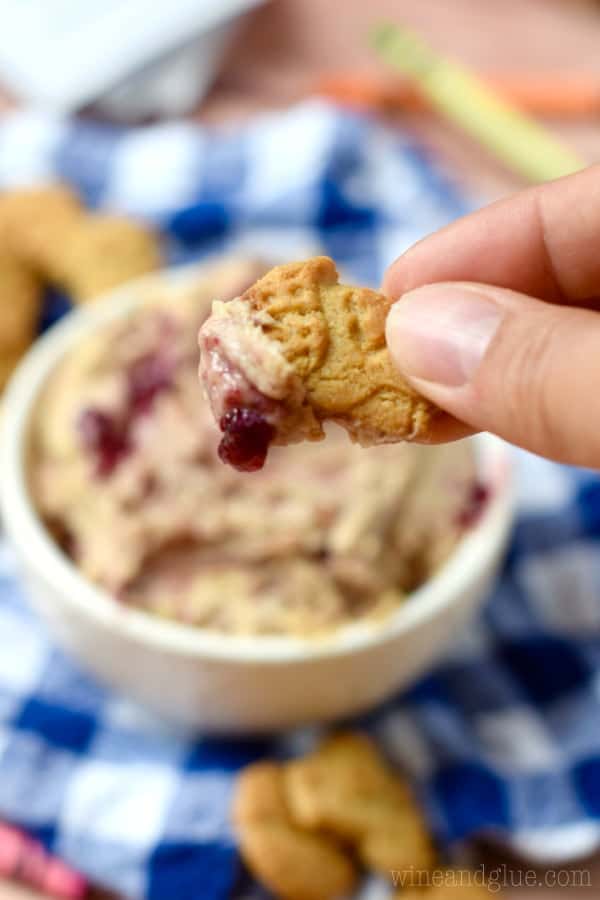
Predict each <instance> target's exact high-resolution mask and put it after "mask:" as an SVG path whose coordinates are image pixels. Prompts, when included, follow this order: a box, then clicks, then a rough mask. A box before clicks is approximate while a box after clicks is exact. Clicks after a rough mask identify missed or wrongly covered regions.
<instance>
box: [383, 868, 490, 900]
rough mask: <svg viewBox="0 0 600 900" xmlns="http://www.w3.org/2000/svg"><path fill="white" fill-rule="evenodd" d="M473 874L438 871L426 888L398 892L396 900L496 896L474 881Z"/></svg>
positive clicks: (463, 899) (467, 899)
mask: <svg viewBox="0 0 600 900" xmlns="http://www.w3.org/2000/svg"><path fill="white" fill-rule="evenodd" d="M474 876H475V873H470V872H467V871H466V870H454V869H439V870H437V871H435V872H433V873H432V876H431V877H432V880H431V883H430V884H429V885H428V886H427V887H419V888H416V887H411V888H408V890H404V889H402V890H400V891H398V893H397V894H396V895H395V897H396V900H490V897H493V896H497V895H496V894H492V893H490V891H489V889H488V888H487V887H486V886H485V885H484V884H482V883H481V881H476V879H475V877H474Z"/></svg>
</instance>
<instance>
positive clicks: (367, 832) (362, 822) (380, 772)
mask: <svg viewBox="0 0 600 900" xmlns="http://www.w3.org/2000/svg"><path fill="white" fill-rule="evenodd" d="M284 778H285V789H286V798H287V802H288V805H289V809H290V812H291V815H292V819H293V821H294V822H296V823H297V824H298V825H301V826H303V827H306V828H312V829H325V830H326V831H327V832H328V833H331V834H333V835H336V836H339V837H340V838H341V839H343V840H345V841H347V842H349V843H350V844H351V845H352V846H353V847H354V848H355V850H356V852H357V854H358V856H359V857H360V859H361V861H362V862H363V864H364V865H365V866H366V867H367V868H369V869H371V870H373V871H376V872H379V873H381V874H383V875H385V876H387V877H388V878H389V877H390V876H391V873H392V872H400V871H407V872H412V871H419V870H427V869H431V868H433V867H434V866H435V864H436V854H435V851H434V848H433V845H432V843H431V839H430V837H429V834H428V832H427V829H426V826H425V822H424V820H423V817H422V815H421V813H420V811H419V809H418V808H417V806H416V804H415V801H414V800H413V798H412V796H411V793H410V790H409V788H408V786H407V785H406V784H405V782H404V781H403V780H402V779H401V778H399V777H398V776H397V775H395V774H394V773H392V772H391V770H390V769H389V768H388V767H387V766H386V764H385V763H384V761H383V760H382V758H381V757H380V755H379V753H378V752H377V750H376V749H375V747H374V745H373V744H372V743H371V742H370V741H369V740H368V738H366V737H364V736H363V735H360V734H341V735H338V736H336V737H333V738H331V739H330V740H328V741H325V743H324V744H322V745H321V747H320V748H319V749H317V750H316V751H315V752H314V753H312V754H309V755H308V756H306V757H303V758H301V759H298V760H294V761H292V762H291V763H289V764H288V765H287V766H286V767H285V770H284Z"/></svg>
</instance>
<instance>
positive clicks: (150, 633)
mask: <svg viewBox="0 0 600 900" xmlns="http://www.w3.org/2000/svg"><path fill="white" fill-rule="evenodd" d="M221 259H222V257H221ZM210 262H211V260H207V261H203V262H202V263H193V264H191V265H190V264H187V265H185V266H177V267H174V268H171V269H164V270H161V271H160V272H157V273H153V274H151V275H146V276H143V277H142V278H139V279H135V280H134V281H132V282H129V283H128V284H126V285H124V286H122V287H119V288H117V289H116V290H113V291H110V292H108V293H107V294H104V295H102V296H101V297H99V298H97V299H96V300H94V301H93V302H91V303H89V304H86V305H85V306H83V307H80V308H79V309H77V310H74V311H72V312H71V313H70V314H69V315H68V316H66V317H64V318H63V319H61V320H60V321H59V322H57V323H56V324H55V325H53V326H52V327H51V328H49V329H48V331H47V332H46V333H45V334H44V335H42V336H41V337H40V338H39V339H38V340H37V341H36V342H35V344H34V345H33V346H32V348H31V349H30V350H29V351H28V353H27V354H26V355H25V357H24V358H23V359H22V360H21V362H20V364H19V366H18V368H17V370H16V371H15V373H14V374H13V377H12V378H11V380H10V383H9V384H8V386H7V388H6V391H5V396H4V402H3V408H2V412H1V421H0V513H1V515H2V519H3V524H4V528H5V530H6V533H7V535H8V537H9V540H10V541H11V543H12V544H13V545H14V546H15V549H16V550H17V555H19V552H20V553H21V554H22V556H23V557H27V565H29V566H30V567H33V568H35V570H36V574H37V575H38V578H41V579H42V580H43V581H45V582H46V583H47V584H50V585H51V586H52V587H53V589H54V591H55V592H58V593H59V594H60V596H61V598H62V600H63V602H64V603H65V604H67V605H69V606H71V607H73V608H75V607H78V608H79V610H80V612H81V613H82V614H85V615H87V616H88V617H89V618H90V619H92V620H94V621H95V623H96V624H98V625H100V626H103V627H104V628H108V629H112V630H114V631H117V632H120V633H121V634H122V635H123V636H127V637H129V638H131V639H134V640H136V641H138V642H143V643H145V644H147V645H150V646H152V647H153V648H155V649H156V650H160V651H162V652H165V651H169V652H172V653H175V654H178V655H184V656H196V657H202V658H211V659H218V660H229V661H230V662H232V663H233V662H236V663H242V662H243V663H260V664H265V663H282V662H292V661H298V660H315V659H320V658H323V657H335V656H341V655H345V654H348V653H356V652H357V651H360V650H364V649H367V648H373V647H374V646H377V645H381V644H384V643H386V642H388V641H391V640H395V639H396V638H398V637H399V636H400V635H402V634H403V633H404V634H405V633H408V632H410V631H411V630H412V629H414V628H416V627H417V626H419V625H420V624H422V623H423V622H424V621H426V620H428V619H432V618H434V617H435V616H436V614H437V613H438V612H440V611H441V610H442V609H443V608H444V607H446V606H447V605H449V604H451V603H452V602H455V601H456V599H457V598H459V597H460V595H461V591H463V590H466V589H467V588H468V587H469V585H470V584H471V583H472V581H473V579H474V578H475V577H476V576H477V575H478V574H482V575H483V573H485V572H486V570H487V569H488V568H489V567H490V565H491V564H492V563H493V560H494V558H495V556H496V553H497V552H498V549H499V548H500V547H502V545H503V544H504V541H505V539H506V536H507V534H508V531H509V526H510V523H511V521H512V513H513V489H512V479H511V474H510V470H511V466H510V456H509V452H508V448H507V446H506V445H505V444H504V442H502V441H500V440H499V439H498V438H495V437H493V436H492V435H488V434H481V435H476V436H475V438H473V439H472V440H473V441H474V443H475V448H476V454H477V462H478V466H479V467H480V471H481V473H482V474H483V477H484V480H485V482H486V484H488V485H489V486H490V499H489V501H488V502H487V503H486V506H485V508H484V510H483V513H482V515H481V517H480V519H479V520H478V522H477V523H476V524H475V525H474V526H473V527H472V528H471V529H470V531H469V532H468V533H467V534H466V535H465V536H464V537H463V538H462V539H461V540H460V542H459V544H458V545H457V547H456V548H455V550H454V551H453V552H452V554H451V556H450V557H449V559H448V560H447V561H446V562H445V563H444V564H443V565H442V566H441V567H440V568H439V569H438V571H437V572H436V573H435V574H434V575H433V576H431V577H430V578H429V579H428V580H427V581H426V582H425V583H424V584H423V585H422V586H421V587H419V588H417V589H416V590H415V591H413V592H412V593H411V595H410V597H409V598H408V599H407V601H406V602H405V603H403V604H401V605H400V606H399V607H398V609H397V610H395V611H394V612H393V613H391V614H390V615H389V616H386V617H385V619H382V620H379V621H377V620H373V621H361V622H356V623H349V624H347V625H342V626H340V627H339V628H336V629H334V630H333V631H331V632H329V633H327V634H325V635H323V636H319V637H316V638H314V637H311V638H308V639H307V638H301V637H293V636H282V635H248V636H243V635H231V634H223V633H220V632H216V631H210V630H208V629H202V628H199V627H197V626H194V625H188V624H185V623H180V622H175V621H169V620H165V619H160V618H159V617H157V616H155V615H153V614H152V613H149V612H145V611H143V610H140V609H136V608H132V607H127V606H124V605H122V604H119V603H118V602H116V601H115V599H114V598H113V597H112V596H111V595H110V594H109V593H108V592H107V591H105V590H103V589H102V588H101V587H99V586H97V585H94V584H93V583H92V582H90V581H88V580H87V579H86V578H85V577H84V576H83V575H81V574H80V573H79V571H78V570H77V568H76V566H75V565H74V564H73V563H72V562H71V560H70V559H68V557H66V556H65V555H64V554H63V553H62V551H61V550H60V549H59V548H58V546H57V545H56V543H55V541H54V540H53V539H52V537H51V535H50V534H49V532H48V531H47V529H46V527H45V526H44V524H43V522H42V520H41V519H40V517H39V516H38V514H37V512H36V510H35V507H34V505H33V502H32V499H31V497H30V494H29V490H28V488H27V477H26V468H27V466H26V457H27V454H26V453H25V452H23V450H24V448H25V447H26V443H27V440H28V433H29V428H30V422H31V417H32V413H33V411H34V408H35V405H36V402H37V399H38V395H39V393H40V390H41V388H42V387H43V385H44V384H45V383H46V380H47V378H48V376H49V375H50V373H51V372H52V371H53V370H54V368H55V367H56V366H57V364H58V363H59V361H60V360H61V359H62V357H63V356H64V355H65V353H66V352H67V351H68V350H69V349H70V348H71V347H72V346H73V345H74V344H75V343H76V342H77V341H78V340H79V339H80V338H82V337H84V336H86V335H88V334H89V333H91V331H93V330H95V329H96V328H97V327H98V326H104V325H107V324H108V323H109V322H110V321H114V320H117V319H119V318H121V317H125V316H127V315H128V314H129V313H130V312H131V311H132V310H133V309H134V308H135V307H137V306H138V305H141V304H142V303H143V302H145V301H146V302H147V300H148V297H149V296H152V294H155V293H157V292H162V291H164V290H165V289H166V290H170V289H173V288H177V287H185V286H186V285H187V284H188V283H192V282H193V281H194V280H195V279H196V278H197V277H198V275H201V274H202V272H203V271H205V270H206V268H207V266H208V265H210ZM25 548H26V551H25Z"/></svg>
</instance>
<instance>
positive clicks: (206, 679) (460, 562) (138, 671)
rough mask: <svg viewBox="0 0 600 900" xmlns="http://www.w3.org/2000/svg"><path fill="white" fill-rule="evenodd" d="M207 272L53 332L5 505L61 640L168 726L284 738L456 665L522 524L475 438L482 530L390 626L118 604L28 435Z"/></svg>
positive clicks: (107, 303) (8, 471)
mask: <svg viewBox="0 0 600 900" xmlns="http://www.w3.org/2000/svg"><path fill="white" fill-rule="evenodd" d="M198 271H199V270H198V269H196V270H195V269H191V270H186V269H183V270H180V271H177V270H174V271H172V272H169V271H167V272H165V273H162V274H158V275H151V276H147V277H146V278H144V279H143V280H140V281H138V282H133V283H131V284H130V285H126V286H124V287H122V288H119V289H118V290H116V291H114V292H111V294H110V295H107V296H106V297H104V298H103V299H99V300H98V302H95V303H90V304H88V305H86V306H82V307H80V308H79V309H78V310H77V311H76V312H75V313H71V314H70V315H69V316H68V317H67V318H66V319H65V320H63V321H62V322H61V323H59V324H58V325H56V326H55V327H54V328H51V329H50V330H49V331H48V332H47V333H46V334H45V335H44V336H43V337H42V338H40V340H38V341H37V342H36V344H35V346H34V347H33V348H32V350H30V351H29V353H28V354H27V356H26V357H25V359H24V360H23V362H22V363H21V365H20V366H19V368H18V370H17V372H16V374H15V376H14V378H13V380H12V381H11V383H10V385H9V387H8V389H7V391H6V393H5V397H4V407H3V421H2V426H3V427H2V435H1V437H0V506H1V511H2V514H3V519H4V525H5V528H6V533H7V536H8V537H9V539H10V540H11V542H12V543H13V546H14V548H15V550H16V552H17V557H18V559H19V562H20V564H21V567H22V572H23V576H24V579H25V583H26V584H27V586H28V588H29V598H30V600H31V603H32V605H33V606H34V607H35V609H36V610H37V611H38V612H39V613H40V614H41V615H42V616H43V617H44V619H45V620H46V622H47V624H48V627H49V628H50V630H51V631H52V633H53V634H54V635H55V636H56V638H57V639H58V640H59V641H60V642H61V643H62V644H63V645H64V646H65V647H67V648H68V650H70V652H71V653H72V654H73V656H74V657H76V658H77V659H79V660H80V661H81V663H82V664H83V665H85V666H86V667H87V668H88V669H90V670H91V671H93V672H95V673H96V674H97V675H98V676H100V677H101V678H103V679H104V680H106V681H107V682H109V683H110V684H112V685H113V686H114V687H116V688H118V689H119V690H122V691H123V692H124V693H125V694H127V695H128V696H129V697H132V698H134V699H135V700H137V701H138V702H141V703H143V704H145V705H146V706H147V707H149V708H150V709H152V710H154V711H156V712H158V713H160V714H161V715H162V716H164V717H165V718H167V719H170V720H172V721H174V722H177V723H178V724H180V725H184V726H187V727H188V728H190V729H195V730H203V731H206V732H228V733H233V732H247V731H273V730H275V729H282V728H289V727H291V726H294V725H299V724H302V723H306V722H317V721H327V720H331V719H340V718H342V717H346V716H349V715H352V714H354V713H357V712H359V711H362V710H365V709H367V708H369V707H371V706H374V705H375V704H376V703H379V702H380V701H381V700H383V699H385V698H386V697H388V696H390V695H391V694H392V693H394V692H395V691H397V690H398V689H400V688H401V687H405V686H406V685H408V684H410V683H411V682H413V681H414V680H415V679H416V678H417V677H418V676H419V675H420V674H421V673H423V672H424V671H425V670H426V669H428V668H430V667H431V666H432V665H433V664H434V663H435V662H436V661H437V660H438V659H439V658H440V656H442V655H443V653H444V651H445V650H446V648H447V646H448V644H449V643H450V642H451V641H452V638H453V636H454V635H456V634H457V633H459V632H460V630H461V629H462V628H463V626H464V624H465V622H466V620H467V619H468V617H469V616H470V615H472V614H473V612H474V610H475V609H476V608H477V607H478V606H479V604H480V603H481V602H482V601H483V600H484V598H485V597H486V595H487V591H488V589H489V586H490V583H491V582H492V579H493V577H494V574H495V572H496V569H497V566H498V563H499V560H500V557H501V554H502V551H503V549H504V546H505V544H506V539H507V536H508V533H509V528H510V525H511V520H512V491H511V486H510V462H509V454H508V450H507V449H506V447H505V445H503V444H502V443H501V442H500V441H498V440H497V439H495V438H492V437H490V436H487V435H482V436H479V437H478V438H476V439H475V444H474V446H475V448H476V451H477V456H478V466H479V471H480V473H481V478H482V480H483V481H484V483H486V484H488V485H489V486H490V489H491V496H490V500H489V502H488V503H487V505H486V507H485V509H484V512H483V514H482V516H481V518H480V520H479V521H478V522H477V523H476V524H475V525H474V526H473V527H472V528H471V530H470V531H469V533H468V534H466V535H465V537H464V538H463V540H462V541H461V542H460V543H459V545H458V547H457V548H456V550H455V551H454V552H453V554H452V556H451V558H450V559H449V560H448V562H447V563H446V564H445V565H444V566H442V568H441V569H440V570H439V571H438V572H437V573H436V574H435V575H434V576H433V577H432V578H430V579H429V580H428V581H427V582H426V583H425V584H424V585H423V587H421V588H419V589H418V590H417V591H415V592H414V594H413V595H412V596H411V598H410V600H408V601H407V602H406V603H404V604H402V605H401V606H399V607H398V609H397V610H396V611H395V612H394V613H392V615H390V616H389V617H388V618H386V619H385V620H382V621H381V622H370V623H368V622H357V623H352V624H350V625H346V626H344V627H341V628H338V629H337V630H336V631H334V632H333V633H332V634H328V635H326V636H323V637H322V638H320V639H319V640H313V641H310V640H301V639H299V638H293V637H280V636H271V635H265V636H261V637H242V636H237V635H228V634H219V633H217V632H211V631H208V630H203V629H202V628H195V627H192V626H189V625H182V624H179V623H177V622H170V621H166V620H164V619H160V618H158V617H157V616H152V615H150V614H148V613H145V612H143V611H142V610H138V609H134V608H132V607H127V606H123V605H122V604H119V603H116V602H115V601H114V599H113V598H112V597H110V596H109V595H108V594H107V593H106V592H105V591H103V590H102V589H101V588H99V587H97V586H96V585H94V584H92V583H91V582H90V581H88V580H87V579H86V578H84V577H83V575H81V573H80V572H78V570H77V569H76V567H75V566H74V565H73V563H72V562H71V561H70V560H68V559H67V558H66V557H65V556H64V555H63V554H62V553H61V551H60V550H59V549H58V547H57V546H56V544H55V543H54V541H53V540H52V538H51V537H50V535H49V534H48V532H47V531H46V529H45V527H44V526H43V524H42V523H41V521H40V519H39V518H38V516H37V514H36V512H35V510H34V509H33V506H32V504H31V500H30V497H29V494H28V491H27V471H26V467H27V459H28V454H27V437H28V430H29V422H30V418H31V416H32V414H33V413H34V410H35V406H36V402H37V400H38V397H39V394H40V390H41V389H42V387H43V386H44V385H45V384H46V383H47V380H48V377H49V374H50V372H51V371H52V370H53V369H54V368H55V366H56V365H57V363H58V362H59V361H60V360H61V359H62V357H63V356H64V354H65V353H66V352H68V350H69V349H70V348H71V347H73V346H74V345H75V344H77V343H78V342H79V341H81V340H82V339H84V338H85V337H86V336H88V335H90V334H91V333H92V332H94V331H96V330H98V329H100V328H101V327H103V326H104V325H106V324H107V323H108V322H110V321H112V320H114V319H115V318H118V317H121V316H124V315H126V314H127V312H128V311H129V310H132V309H134V308H135V307H136V306H139V305H141V303H143V302H144V301H145V298H146V297H147V296H148V294H150V295H153V294H154V293H155V292H156V289H157V287H158V288H159V290H163V289H167V290H168V289H169V288H170V287H173V288H174V287H176V286H178V285H179V286H180V285H182V284H184V283H185V279H191V280H192V281H194V280H195V279H196V278H197V277H198Z"/></svg>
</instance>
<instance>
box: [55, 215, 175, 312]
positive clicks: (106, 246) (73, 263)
mask: <svg viewBox="0 0 600 900" xmlns="http://www.w3.org/2000/svg"><path fill="white" fill-rule="evenodd" d="M161 261H162V260H161V253H160V247H159V241H158V238H157V237H156V235H155V234H154V233H153V232H152V231H151V230H150V229H148V228H146V227H145V226H144V225H142V224H140V223H138V222H134V221H132V220H131V219H125V218H121V217H119V216H112V215H89V216H84V217H82V218H80V219H78V220H77V221H76V222H74V223H73V227H72V228H70V230H69V234H68V240H67V241H66V242H65V243H64V244H63V246H62V247H60V248H56V249H55V253H54V272H53V278H54V280H55V281H57V282H58V283H60V284H61V285H62V286H63V287H64V288H65V289H66V290H67V291H68V292H69V294H70V295H71V296H72V298H73V299H74V300H75V301H76V302H82V301H85V300H89V299H91V298H93V297H95V296H96V295H98V294H101V293H103V292H104V291H108V290H110V289H111V288H113V287H117V286H118V285H119V284H123V283H124V282H126V281H129V280H130V279H131V278H135V277H136V276H138V275H144V274H145V273H146V272H151V271H153V270H154V269H158V268H159V267H160V265H161Z"/></svg>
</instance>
